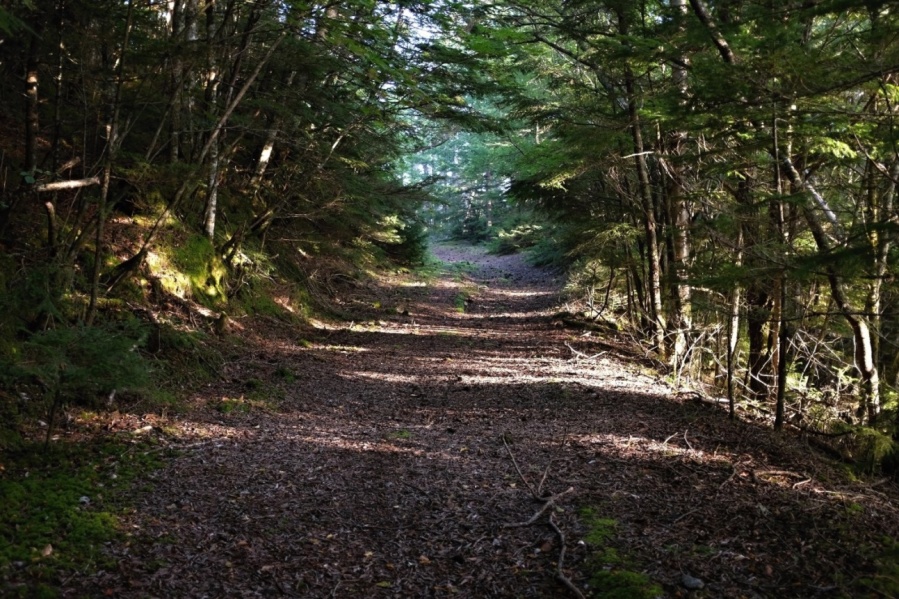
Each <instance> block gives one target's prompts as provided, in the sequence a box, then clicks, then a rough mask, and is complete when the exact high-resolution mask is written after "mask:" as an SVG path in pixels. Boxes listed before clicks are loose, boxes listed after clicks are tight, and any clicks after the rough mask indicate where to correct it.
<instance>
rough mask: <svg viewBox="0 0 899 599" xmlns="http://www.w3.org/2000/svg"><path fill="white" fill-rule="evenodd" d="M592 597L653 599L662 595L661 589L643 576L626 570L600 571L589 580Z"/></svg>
mask: <svg viewBox="0 0 899 599" xmlns="http://www.w3.org/2000/svg"><path fill="white" fill-rule="evenodd" d="M590 587H591V589H592V591H593V594H594V596H596V597H602V598H603V599H655V598H656V597H660V596H662V595H664V591H663V590H662V587H660V586H659V585H657V584H654V583H653V582H652V581H650V580H649V578H648V577H647V576H646V575H645V574H640V573H639V572H629V571H627V570H601V571H599V572H596V573H595V574H594V575H593V576H592V577H591V578H590Z"/></svg>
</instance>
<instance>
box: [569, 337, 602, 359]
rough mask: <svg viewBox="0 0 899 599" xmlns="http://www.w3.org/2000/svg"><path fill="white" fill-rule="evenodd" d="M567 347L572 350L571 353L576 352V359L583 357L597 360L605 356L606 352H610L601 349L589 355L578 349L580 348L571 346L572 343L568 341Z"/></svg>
mask: <svg viewBox="0 0 899 599" xmlns="http://www.w3.org/2000/svg"><path fill="white" fill-rule="evenodd" d="M565 347H567V348H568V349H570V350H571V353H573V354H574V356H575V359H581V358H583V359H584V360H595V359H596V358H599V357H600V356H604V355H605V354H607V353H609V352H607V351H601V352H599V353H598V354H593V355H592V356H589V355H587V354H585V353H584V352H581V351H578V350H576V349H574V348H573V347H571V344H570V343H568V342H567V341H566V342H565Z"/></svg>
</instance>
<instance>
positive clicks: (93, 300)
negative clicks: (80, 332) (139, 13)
mask: <svg viewBox="0 0 899 599" xmlns="http://www.w3.org/2000/svg"><path fill="white" fill-rule="evenodd" d="M127 15H128V16H127V17H126V22H125V34H124V38H123V40H122V49H121V51H120V53H119V60H118V65H117V66H116V77H115V89H114V90H113V93H112V99H111V102H110V106H109V113H110V116H109V121H108V122H107V125H106V135H107V139H106V153H105V154H106V155H105V157H104V159H103V174H102V176H101V177H100V198H99V200H98V201H97V228H96V233H97V234H96V244H97V245H96V248H95V249H94V264H93V272H92V274H91V292H90V302H89V303H88V307H87V314H86V316H85V319H84V320H85V323H87V324H88V325H91V324H92V323H93V321H94V317H95V316H96V313H97V295H98V290H99V288H100V270H101V268H102V263H103V234H104V230H105V226H104V225H105V223H106V203H107V200H108V198H109V183H110V180H111V178H112V167H113V164H114V163H115V159H116V155H117V153H118V148H119V143H120V140H119V112H120V111H121V107H122V86H123V84H124V77H123V74H124V69H125V58H126V55H127V52H128V41H129V39H130V38H131V25H132V23H133V17H134V0H128V13H127Z"/></svg>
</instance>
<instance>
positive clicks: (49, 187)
mask: <svg viewBox="0 0 899 599" xmlns="http://www.w3.org/2000/svg"><path fill="white" fill-rule="evenodd" d="M99 184H100V178H99V177H90V178H88V179H72V180H69V181H54V182H53V183H41V184H40V185H35V186H34V191H36V192H38V193H41V192H44V191H62V190H64V189H77V188H79V187H88V186H90V185H99Z"/></svg>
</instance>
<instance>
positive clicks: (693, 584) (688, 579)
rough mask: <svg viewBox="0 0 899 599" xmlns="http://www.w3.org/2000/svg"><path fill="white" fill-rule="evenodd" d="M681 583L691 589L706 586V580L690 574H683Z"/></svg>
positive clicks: (696, 589) (695, 589) (694, 589)
mask: <svg viewBox="0 0 899 599" xmlns="http://www.w3.org/2000/svg"><path fill="white" fill-rule="evenodd" d="M680 583H681V585H683V587H684V588H685V589H690V590H691V591H698V590H699V589H701V588H704V587H705V583H704V582H702V581H701V580H699V579H698V578H693V577H692V576H690V575H689V574H683V575H681V577H680Z"/></svg>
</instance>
